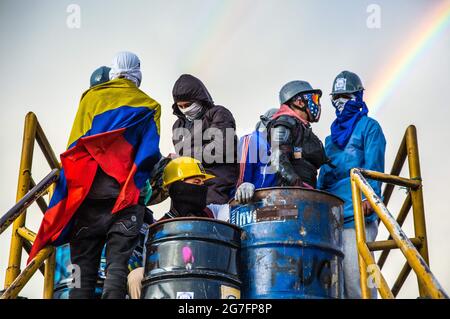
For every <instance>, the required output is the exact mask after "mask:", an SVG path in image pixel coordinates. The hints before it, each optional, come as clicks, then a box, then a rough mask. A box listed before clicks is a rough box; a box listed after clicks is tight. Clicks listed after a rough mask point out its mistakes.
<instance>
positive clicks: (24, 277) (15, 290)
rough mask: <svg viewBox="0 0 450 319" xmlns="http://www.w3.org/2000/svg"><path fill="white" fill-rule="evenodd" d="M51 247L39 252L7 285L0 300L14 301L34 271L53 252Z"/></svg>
mask: <svg viewBox="0 0 450 319" xmlns="http://www.w3.org/2000/svg"><path fill="white" fill-rule="evenodd" d="M53 249H54V248H53V247H46V248H44V249H42V250H41V251H39V252H38V253H37V255H36V257H34V258H33V260H32V261H31V262H30V263H29V264H28V266H26V267H25V269H24V270H23V271H22V272H21V273H20V274H19V276H17V278H16V279H15V280H14V281H13V282H12V283H11V285H9V287H8V288H7V289H6V290H5V292H4V293H3V294H2V295H1V297H0V299H14V298H16V297H17V296H18V295H19V293H20V291H21V290H22V289H23V287H24V286H25V285H26V283H27V282H28V281H29V280H30V278H31V277H32V276H33V275H34V273H35V272H36V270H38V269H39V267H40V266H41V265H42V263H44V261H45V259H47V258H48V256H49V255H50V254H51V253H52V252H53Z"/></svg>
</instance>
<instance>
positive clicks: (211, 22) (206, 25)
mask: <svg viewBox="0 0 450 319" xmlns="http://www.w3.org/2000/svg"><path fill="white" fill-rule="evenodd" d="M252 5H253V3H252V2H251V1H241V0H218V1H205V7H204V10H202V15H201V16H199V17H197V18H198V19H201V20H203V21H204V22H203V23H202V26H203V28H202V29H201V31H200V32H199V33H198V34H197V35H196V37H195V38H194V39H192V42H190V43H189V48H186V50H185V51H186V56H185V57H184V58H183V59H181V61H180V65H179V69H180V70H183V72H185V73H190V72H191V73H194V74H198V73H202V74H201V75H202V76H203V77H204V76H205V75H206V74H205V73H207V72H208V71H209V69H210V68H211V66H212V64H213V62H214V59H215V58H216V57H218V56H219V55H220V54H221V51H222V50H221V48H222V47H223V46H224V45H225V42H226V41H230V40H231V39H232V37H233V35H234V34H235V33H236V32H237V31H238V30H239V28H240V26H241V25H242V22H243V21H245V20H246V19H248V17H247V16H248V15H249V13H251V12H253V11H254V10H252Z"/></svg>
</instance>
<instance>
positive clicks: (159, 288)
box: [141, 217, 241, 299]
mask: <svg viewBox="0 0 450 319" xmlns="http://www.w3.org/2000/svg"><path fill="white" fill-rule="evenodd" d="M240 236H241V230H240V228H239V227H237V226H235V225H232V224H229V223H226V222H222V221H218V220H214V219H209V218H196V217H195V218H194V217H188V218H174V219H169V220H165V221H162V222H158V223H156V224H153V225H152V226H151V227H150V228H149V235H148V240H147V257H146V263H145V277H144V280H143V283H142V294H141V296H142V297H141V298H142V299H239V298H240V290H241V280H240V278H239V249H240V244H241V240H240Z"/></svg>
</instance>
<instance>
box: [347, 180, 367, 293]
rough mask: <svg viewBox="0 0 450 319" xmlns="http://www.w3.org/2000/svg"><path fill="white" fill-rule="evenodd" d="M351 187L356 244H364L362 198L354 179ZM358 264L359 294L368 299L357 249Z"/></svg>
mask: <svg viewBox="0 0 450 319" xmlns="http://www.w3.org/2000/svg"><path fill="white" fill-rule="evenodd" d="M351 187H352V200H353V209H354V212H355V234H356V244H357V247H358V243H363V244H365V242H366V230H365V225H364V217H363V210H362V199H361V190H360V189H359V188H358V187H357V185H356V183H355V181H354V180H353V179H352V180H351ZM358 265H359V275H360V277H359V282H360V286H361V296H362V298H363V299H370V297H371V293H370V290H369V287H368V286H367V277H368V276H367V265H366V263H365V262H364V259H363V257H362V256H361V254H360V253H359V249H358Z"/></svg>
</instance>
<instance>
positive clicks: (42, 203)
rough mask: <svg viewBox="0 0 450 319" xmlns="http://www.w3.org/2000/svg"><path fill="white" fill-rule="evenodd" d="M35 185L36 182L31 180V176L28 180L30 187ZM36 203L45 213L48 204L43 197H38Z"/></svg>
mask: <svg viewBox="0 0 450 319" xmlns="http://www.w3.org/2000/svg"><path fill="white" fill-rule="evenodd" d="M35 186H36V182H35V181H34V180H33V177H31V181H30V189H31V188H33V187H35ZM36 204H37V205H38V206H39V208H40V209H41V212H42V213H45V212H46V211H47V208H48V205H47V203H46V201H45V199H44V198H43V197H39V198H38V199H37V200H36Z"/></svg>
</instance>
